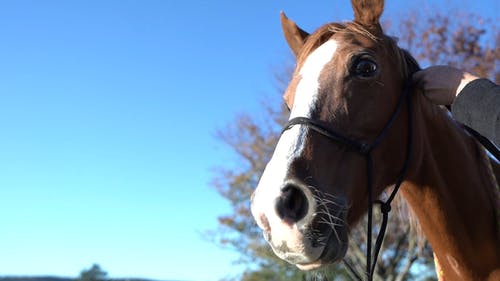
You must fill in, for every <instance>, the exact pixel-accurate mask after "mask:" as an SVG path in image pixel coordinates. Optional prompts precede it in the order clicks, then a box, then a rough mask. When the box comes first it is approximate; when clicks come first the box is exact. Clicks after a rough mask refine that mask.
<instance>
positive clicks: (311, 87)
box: [284, 39, 338, 106]
mask: <svg viewBox="0 0 500 281" xmlns="http://www.w3.org/2000/svg"><path fill="white" fill-rule="evenodd" d="M337 48H338V42H337V41H336V40H334V39H330V40H328V41H326V42H325V43H323V44H322V45H321V46H319V47H318V48H316V49H315V50H314V51H312V52H311V53H310V54H309V55H308V56H307V57H306V59H305V60H304V62H303V63H302V64H301V65H300V66H299V68H298V70H297V71H296V74H295V75H294V77H293V79H292V81H291V82H290V84H289V86H288V89H287V91H286V92H285V96H284V98H285V100H286V101H289V102H292V101H293V102H292V103H293V104H295V101H297V99H299V100H300V102H301V104H302V103H305V104H307V105H309V106H310V105H311V102H312V101H313V100H315V98H316V96H317V92H318V89H319V87H320V76H321V74H322V72H323V70H324V69H325V66H326V65H327V64H328V63H329V62H330V61H332V59H333V57H334V54H335V52H336V50H337Z"/></svg>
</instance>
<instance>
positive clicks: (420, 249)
mask: <svg viewBox="0 0 500 281" xmlns="http://www.w3.org/2000/svg"><path fill="white" fill-rule="evenodd" d="M385 25H386V33H388V34H391V35H394V36H396V37H397V38H398V40H399V45H400V46H401V47H403V48H405V49H407V50H409V51H410V53H411V54H412V55H413V56H414V57H415V58H416V59H417V60H418V61H419V62H420V63H421V65H422V66H429V65H437V64H447V65H453V66H456V67H459V68H462V69H465V70H468V71H470V72H472V73H475V74H477V75H479V76H481V77H486V78H489V79H491V80H492V81H495V82H496V83H497V84H498V83H500V48H499V47H498V46H499V45H500V31H499V25H498V23H497V22H495V21H493V20H488V19H482V18H481V17H480V16H478V15H474V14H460V13H459V12H457V13H455V14H450V13H448V12H439V11H438V12H434V13H420V14H415V13H412V14H408V15H404V16H402V17H401V18H400V19H399V21H397V22H388V23H386V24H385ZM282 72H283V73H286V75H280V76H279V77H278V78H279V79H277V81H278V89H279V91H278V93H277V94H276V96H277V97H279V96H281V94H282V92H283V89H284V87H285V86H286V84H287V83H288V79H289V74H290V73H291V71H290V69H289V68H285V69H284V70H283V71H282ZM269 100H272V101H273V102H269ZM269 100H268V101H264V102H263V103H262V111H261V112H259V115H252V114H241V115H239V116H237V117H236V118H235V119H234V120H232V121H231V122H230V123H229V124H228V125H227V126H226V127H224V128H220V129H219V130H218V131H217V138H218V139H219V140H220V141H221V142H223V143H224V144H226V145H227V147H228V148H230V149H231V150H232V151H233V152H234V155H235V156H236V158H237V165H234V166H230V167H228V166H224V165H221V167H218V168H217V169H216V170H215V172H214V180H213V187H214V188H215V189H216V190H217V191H218V192H219V194H220V195H221V196H222V197H223V198H225V199H226V200H227V201H228V202H229V203H230V204H231V206H232V212H231V213H230V214H226V215H223V216H220V217H219V218H218V219H219V229H217V230H214V231H211V232H210V236H211V238H212V239H213V241H214V242H216V243H218V244H220V245H223V246H226V247H230V248H232V249H235V250H237V251H238V252H240V253H241V258H240V260H239V261H238V262H240V263H243V264H246V265H248V269H247V271H246V272H244V273H243V274H242V276H239V277H235V279H239V280H245V281H250V280H276V281H280V280H318V281H322V280H347V278H348V277H349V276H350V273H349V272H348V271H347V270H346V269H345V267H344V266H343V265H342V264H337V265H332V266H330V267H329V268H326V269H323V270H322V271H321V272H313V273H309V272H302V271H300V270H298V269H296V268H295V267H294V266H293V265H289V264H287V263H286V262H284V261H282V260H280V259H278V258H277V257H276V256H275V255H274V254H273V253H272V250H271V249H270V247H269V246H268V245H267V244H266V243H265V241H264V239H263V238H262V234H261V231H260V229H258V227H257V225H256V224H255V223H254V221H253V218H252V216H251V213H250V202H249V198H250V195H251V193H252V192H253V190H254V188H255V187H256V186H257V183H258V180H259V178H260V175H261V174H262V172H263V170H264V168H265V165H266V163H267V162H268V160H269V159H270V157H271V155H272V152H273V150H274V147H275V145H276V143H277V140H278V138H279V135H280V132H281V128H282V126H283V125H284V124H285V122H286V120H287V119H288V112H287V110H286V109H285V108H284V107H283V106H281V104H282V103H280V102H279V99H278V98H271V99H269ZM401 201H402V200H401ZM398 205H399V212H392V213H391V215H390V220H389V228H388V231H387V234H386V237H385V241H384V246H383V249H382V252H381V255H380V257H379V261H378V264H377V271H376V272H375V276H374V280H397V281H400V280H436V277H435V274H434V265H433V260H432V250H431V249H430V247H429V245H428V244H427V242H426V241H425V239H424V238H423V237H422V235H421V234H419V231H418V227H414V226H416V225H418V222H415V223H409V220H411V219H412V217H411V216H408V212H409V211H408V210H406V209H407V207H406V205H405V204H404V203H400V204H398ZM397 213H399V214H397ZM365 225H366V223H365V222H363V221H362V222H360V223H359V225H358V226H357V227H356V228H355V229H353V230H352V231H351V234H350V244H349V251H348V254H347V259H348V260H349V261H350V262H351V264H352V265H353V266H354V267H355V269H356V270H357V271H358V272H363V270H364V268H365V267H364V263H365V241H366V229H365Z"/></svg>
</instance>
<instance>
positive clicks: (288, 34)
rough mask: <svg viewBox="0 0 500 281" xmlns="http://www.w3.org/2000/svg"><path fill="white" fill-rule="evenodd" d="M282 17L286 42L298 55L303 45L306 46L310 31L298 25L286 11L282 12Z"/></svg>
mask: <svg viewBox="0 0 500 281" xmlns="http://www.w3.org/2000/svg"><path fill="white" fill-rule="evenodd" d="M280 18H281V28H282V29H283V34H284V35H285V39H286V42H287V43H288V46H289V47H290V49H291V50H292V52H293V54H294V55H295V57H297V56H298V55H299V52H300V50H301V49H302V46H304V42H305V41H306V39H307V36H309V33H307V32H305V31H304V30H302V29H301V28H300V27H298V26H297V25H296V24H295V22H293V21H292V20H289V19H288V18H287V16H286V15H285V13H283V12H281V13H280Z"/></svg>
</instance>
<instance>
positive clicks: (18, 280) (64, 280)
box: [0, 276, 180, 281]
mask: <svg viewBox="0 0 500 281" xmlns="http://www.w3.org/2000/svg"><path fill="white" fill-rule="evenodd" d="M76 279H77V278H68V277H56V276H0V281H75V280H76ZM108 280H109V281H159V280H153V279H142V278H110V279H108ZM162 281H180V280H162Z"/></svg>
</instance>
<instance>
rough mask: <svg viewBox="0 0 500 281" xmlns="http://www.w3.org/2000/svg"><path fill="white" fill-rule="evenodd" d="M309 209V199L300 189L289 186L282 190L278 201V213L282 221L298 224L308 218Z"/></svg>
mask: <svg viewBox="0 0 500 281" xmlns="http://www.w3.org/2000/svg"><path fill="white" fill-rule="evenodd" d="M307 209H308V203H307V198H306V195H305V194H304V192H303V191H302V190H301V189H300V188H298V187H297V186H295V185H292V184H288V185H287V186H285V187H284V188H283V189H282V190H281V195H280V197H279V198H278V200H277V201H276V213H277V214H278V216H279V218H280V219H282V220H285V221H287V222H290V223H296V222H298V221H300V220H301V219H302V218H304V217H305V216H306V214H307Z"/></svg>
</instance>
